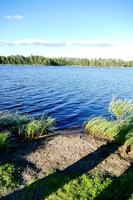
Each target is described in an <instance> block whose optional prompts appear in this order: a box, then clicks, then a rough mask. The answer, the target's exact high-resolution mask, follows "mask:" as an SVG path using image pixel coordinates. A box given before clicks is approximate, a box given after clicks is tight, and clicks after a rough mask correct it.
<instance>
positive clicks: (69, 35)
mask: <svg viewBox="0 0 133 200" xmlns="http://www.w3.org/2000/svg"><path fill="white" fill-rule="evenodd" d="M132 52H133V1H132V0H66V1H65V0H64V1H63V0H6V1H4V0H1V1H0V55H11V54H23V55H31V54H38V55H44V56H52V57H53V56H58V57H60V56H68V57H88V58H93V57H107V58H108V57H111V58H122V59H126V60H128V59H133V53H132Z"/></svg>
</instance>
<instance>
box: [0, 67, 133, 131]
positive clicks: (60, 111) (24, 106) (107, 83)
mask: <svg viewBox="0 0 133 200" xmlns="http://www.w3.org/2000/svg"><path fill="white" fill-rule="evenodd" d="M112 96H116V97H118V98H122V99H124V98H127V99H133V69H132V68H94V67H92V68H88V67H75V66H74V67H70V66H68V67H67V66H62V67H41V66H0V110H1V111H4V110H8V111H13V112H15V111H18V112H20V113H25V114H29V115H31V116H35V117H38V116H40V115H42V114H47V115H48V116H52V117H54V118H56V121H57V128H60V129H63V128H72V127H77V126H81V125H82V124H83V122H84V121H85V120H87V119H89V118H91V117H92V116H98V115H101V116H104V117H107V118H110V115H109V113H108V103H109V101H110V100H111V98H112Z"/></svg>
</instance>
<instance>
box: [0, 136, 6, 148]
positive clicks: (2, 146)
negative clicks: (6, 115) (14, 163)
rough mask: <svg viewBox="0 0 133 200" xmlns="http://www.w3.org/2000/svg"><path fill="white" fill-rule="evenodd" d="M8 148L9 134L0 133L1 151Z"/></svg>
mask: <svg viewBox="0 0 133 200" xmlns="http://www.w3.org/2000/svg"><path fill="white" fill-rule="evenodd" d="M7 146H8V133H7V132H0V150H2V149H6V148H7Z"/></svg>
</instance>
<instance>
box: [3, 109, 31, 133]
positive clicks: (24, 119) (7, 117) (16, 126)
mask: <svg viewBox="0 0 133 200" xmlns="http://www.w3.org/2000/svg"><path fill="white" fill-rule="evenodd" d="M29 121H30V118H29V117H28V116H27V115H20V114H18V113H14V114H13V113H10V112H0V128H1V129H2V130H5V129H8V130H10V131H12V132H14V133H16V134H18V133H20V131H21V128H22V127H23V126H24V125H25V124H27V123H28V122H29Z"/></svg>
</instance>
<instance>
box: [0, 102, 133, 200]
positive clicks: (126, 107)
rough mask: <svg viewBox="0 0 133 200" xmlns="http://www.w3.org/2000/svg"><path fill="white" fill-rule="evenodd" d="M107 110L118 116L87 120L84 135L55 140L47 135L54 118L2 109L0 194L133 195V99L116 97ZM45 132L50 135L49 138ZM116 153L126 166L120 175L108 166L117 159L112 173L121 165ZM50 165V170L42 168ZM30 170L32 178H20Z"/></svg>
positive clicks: (56, 198)
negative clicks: (25, 180)
mask: <svg viewBox="0 0 133 200" xmlns="http://www.w3.org/2000/svg"><path fill="white" fill-rule="evenodd" d="M109 112H110V113H111V114H112V115H113V119H114V120H111V121H109V120H107V119H104V118H101V117H97V118H93V119H91V120H90V121H88V122H86V124H85V129H84V130H85V138H80V137H79V136H76V137H75V136H74V135H73V136H69V138H68V136H64V137H63V136H58V137H57V138H56V137H54V139H53V138H52V137H51V138H50V137H49V135H51V136H52V134H53V133H54V125H55V120H54V119H52V118H50V117H44V116H42V117H41V118H39V119H35V118H31V117H29V116H27V115H19V114H18V113H16V114H12V113H7V112H6V113H3V112H2V113H0V153H1V154H0V155H1V157H0V196H1V197H3V199H6V200H8V199H10V200H12V199H16V200H17V199H20V200H24V199H27V200H32V199H39V200H44V199H48V200H62V199H63V200H67V199H70V200H76V199H81V200H87V199H90V200H94V199H101V200H102V199H103V200H104V199H105V200H106V199H110V200H111V199H114V200H119V199H123V200H125V199H128V200H132V199H133V168H132V163H133V103H132V102H131V101H128V100H120V99H113V100H112V101H111V102H110V104H109ZM42 136H48V137H47V140H46V138H44V137H42ZM87 138H89V139H87ZM95 138H98V139H95ZM65 140H66V141H65ZM87 140H88V141H87ZM98 140H99V142H98ZM102 140H103V142H102ZM52 141H54V142H52ZM71 141H73V142H72V143H71ZM100 141H101V142H100ZM47 143H48V144H47ZM87 145H90V147H89V148H88V147H87ZM52 146H53V148H52ZM74 146H75V147H74ZM73 148H74V149H73ZM85 149H86V150H85ZM83 151H84V152H83ZM116 151H117V152H116ZM77 152H78V154H77ZM115 152H116V153H115ZM71 153H72V154H71ZM65 154H70V155H68V156H67V155H65ZM27 155H28V156H29V157H27ZM38 155H39V157H38V159H37V156H38ZM111 155H114V160H112V157H111V158H110V159H111V161H108V160H107V159H108V157H110V156H111ZM56 156H57V158H56V159H55V157H56ZM63 156H64V160H62V162H60V159H62V158H63ZM76 156H77V158H76V159H75V157H76ZM2 157H3V160H2ZM72 157H73V160H72V161H71V160H70V158H72ZM122 157H124V159H125V160H124V159H123V160H122ZM68 158H69V159H68ZM118 158H119V164H120V163H121V165H122V166H124V165H125V168H123V167H122V171H121V174H120V175H118V176H116V175H115V173H110V171H108V170H105V169H107V168H109V165H111V164H112V163H114V164H113V172H114V171H115V170H118V169H116V166H115V165H117V164H115V163H117V162H118ZM54 159H55V160H54ZM67 159H68V160H67ZM35 160H36V162H35ZM126 160H127V161H126ZM41 162H42V163H41ZM48 162H49V163H48ZM55 162H56V165H55ZM108 162H109V163H108ZM110 162H111V163H110ZM66 163H67V165H65V164H66ZM102 163H103V164H102ZM48 164H49V165H51V166H53V168H51V169H52V171H50V170H42V168H44V169H45V165H46V166H47V165H48ZM63 165H64V167H63ZM99 165H102V166H104V169H103V168H102V167H101V168H100V167H99ZM47 168H48V169H49V166H47ZM119 168H120V166H119ZM111 169H112V168H111ZM24 170H25V171H24ZM40 171H41V176H39V173H40ZM27 172H28V173H27ZM29 172H30V173H29ZM44 172H45V173H44ZM46 172H47V173H46ZM24 173H27V174H26V175H25V174H24ZM34 174H35V175H34ZM30 175H32V177H33V178H29V177H26V178H27V180H28V181H27V182H24V180H23V179H22V177H23V176H30ZM36 175H38V176H36ZM4 196H5V197H4Z"/></svg>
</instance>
